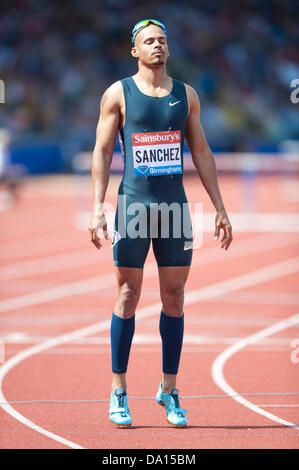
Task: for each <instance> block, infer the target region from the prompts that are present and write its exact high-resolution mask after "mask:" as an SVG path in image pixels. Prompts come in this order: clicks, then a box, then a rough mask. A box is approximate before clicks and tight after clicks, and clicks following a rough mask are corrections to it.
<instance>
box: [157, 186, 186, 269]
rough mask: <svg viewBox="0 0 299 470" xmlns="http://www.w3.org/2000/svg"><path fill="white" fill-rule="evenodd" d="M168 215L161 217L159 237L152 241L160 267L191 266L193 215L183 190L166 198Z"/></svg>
mask: <svg viewBox="0 0 299 470" xmlns="http://www.w3.org/2000/svg"><path fill="white" fill-rule="evenodd" d="M164 201H165V203H166V208H167V207H168V208H169V209H168V213H167V214H165V213H164V215H161V219H160V221H159V231H158V236H157V237H154V238H153V239H152V242H153V251H154V254H155V258H156V261H157V264H158V266H160V267H162V266H164V267H167V266H190V265H191V261H192V251H193V234H192V223H191V215H190V210H189V206H188V202H187V199H186V195H185V192H184V190H183V189H181V190H180V191H178V192H177V194H176V197H175V199H174V198H173V196H171V197H169V196H168V197H165V199H164Z"/></svg>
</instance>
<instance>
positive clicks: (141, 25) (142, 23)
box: [131, 19, 167, 44]
mask: <svg viewBox="0 0 299 470" xmlns="http://www.w3.org/2000/svg"><path fill="white" fill-rule="evenodd" d="M149 24H155V25H156V26H159V27H160V28H162V29H163V31H164V34H165V36H166V37H167V33H166V28H165V26H164V24H163V23H161V22H160V21H158V20H153V19H150V20H142V21H139V22H138V23H136V24H135V26H134V28H133V29H132V38H131V41H132V44H134V36H135V35H136V33H138V31H139V30H140V29H141V28H144V27H145V26H148V25H149Z"/></svg>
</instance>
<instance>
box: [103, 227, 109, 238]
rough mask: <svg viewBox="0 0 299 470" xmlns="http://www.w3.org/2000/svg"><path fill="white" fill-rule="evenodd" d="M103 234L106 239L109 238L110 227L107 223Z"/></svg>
mask: <svg viewBox="0 0 299 470" xmlns="http://www.w3.org/2000/svg"><path fill="white" fill-rule="evenodd" d="M103 234H104V237H105V239H106V240H109V233H108V228H107V224H105V225H104V226H103Z"/></svg>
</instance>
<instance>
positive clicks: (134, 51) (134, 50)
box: [131, 46, 138, 59]
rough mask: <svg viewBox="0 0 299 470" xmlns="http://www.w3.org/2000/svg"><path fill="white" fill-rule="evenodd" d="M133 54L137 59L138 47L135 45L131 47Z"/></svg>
mask: <svg viewBox="0 0 299 470" xmlns="http://www.w3.org/2000/svg"><path fill="white" fill-rule="evenodd" d="M131 55H132V56H133V57H135V59H138V53H137V48H136V47H135V46H133V47H132V49H131Z"/></svg>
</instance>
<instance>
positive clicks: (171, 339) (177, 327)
mask: <svg viewBox="0 0 299 470" xmlns="http://www.w3.org/2000/svg"><path fill="white" fill-rule="evenodd" d="M159 329H160V335H161V338H162V366H163V367H162V370H163V372H164V374H177V372H178V368H179V363H180V356H181V350H182V345H183V336H184V314H183V315H182V316H181V317H172V316H170V315H166V314H165V313H164V312H161V316H160V324H159Z"/></svg>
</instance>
